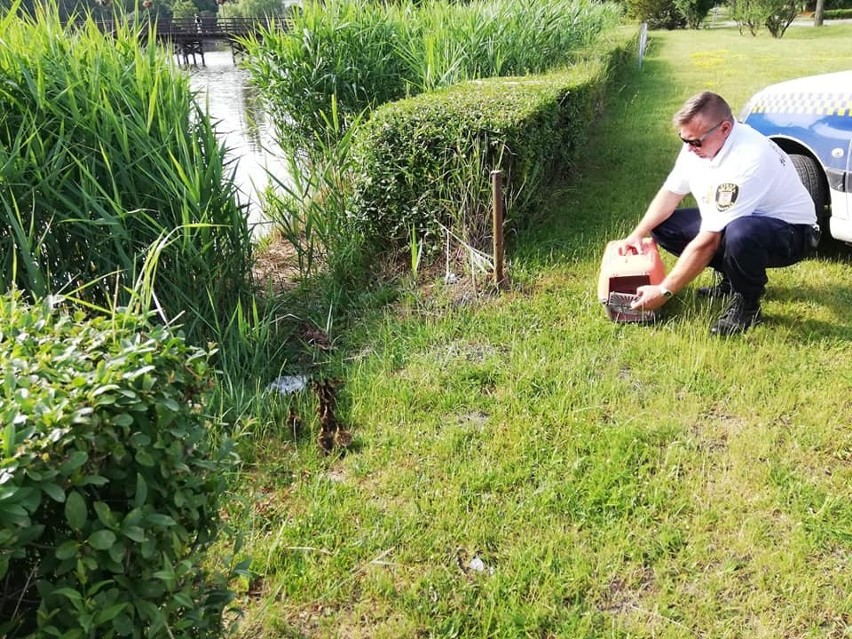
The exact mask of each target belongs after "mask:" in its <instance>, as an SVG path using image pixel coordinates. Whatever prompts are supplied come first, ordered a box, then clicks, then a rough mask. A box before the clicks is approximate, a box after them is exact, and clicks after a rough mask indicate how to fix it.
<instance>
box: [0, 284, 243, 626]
mask: <svg viewBox="0 0 852 639" xmlns="http://www.w3.org/2000/svg"><path fill="white" fill-rule="evenodd" d="M0 371H2V373H0V374H2V379H0V423H2V424H3V426H4V427H3V428H2V429H0V583H3V585H4V587H3V589H2V591H0V595H1V596H2V599H0V636H6V635H8V636H37V637H50V636H54V637H63V638H67V639H74V638H78V637H79V638H83V637H113V636H120V637H172V638H176V637H214V636H218V635H219V634H220V631H221V624H222V611H223V608H224V606H225V605H226V604H227V603H228V601H229V600H230V597H231V595H230V592H229V591H228V590H227V582H226V579H225V576H224V575H222V574H208V573H206V572H205V571H204V569H203V568H202V566H201V553H202V552H203V550H204V549H205V548H206V547H208V546H209V545H210V544H211V543H212V542H213V540H214V538H215V537H216V535H217V532H218V531H219V527H220V521H219V511H218V500H219V495H220V494H221V492H222V490H223V489H224V483H223V482H224V475H225V472H226V471H227V470H228V468H229V467H230V463H231V462H230V461H229V460H230V459H231V458H230V456H229V455H228V454H227V451H226V450H224V449H219V448H216V447H213V446H212V445H211V441H210V435H209V432H208V420H207V418H206V417H205V415H204V412H203V406H204V402H205V396H206V394H207V392H208V390H209V389H210V387H211V380H212V371H211V370H210V368H209V367H208V354H207V353H205V352H204V351H202V350H200V349H197V348H194V347H190V346H188V345H186V344H185V342H184V340H183V339H182V338H181V337H179V336H177V335H175V334H174V333H173V332H171V331H170V330H169V329H168V328H166V327H163V326H154V325H149V324H148V323H147V322H146V321H144V319H142V318H139V317H135V316H133V315H130V314H122V313H118V314H116V315H114V316H113V317H98V318H94V319H86V318H85V317H84V315H83V314H82V313H81V312H80V311H66V310H64V309H62V308H61V307H59V308H56V307H53V306H52V305H51V304H50V303H49V302H44V303H40V304H37V305H29V304H27V303H25V302H24V301H23V300H22V297H21V295H20V294H19V293H17V292H13V293H11V294H7V295H4V296H2V297H0Z"/></svg>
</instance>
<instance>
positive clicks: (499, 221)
mask: <svg viewBox="0 0 852 639" xmlns="http://www.w3.org/2000/svg"><path fill="white" fill-rule="evenodd" d="M491 197H492V209H493V214H492V231H493V238H494V242H493V243H494V284H495V285H496V286H498V287H500V286H503V284H504V280H505V276H504V275H503V171H500V170H499V169H498V170H495V171H491Z"/></svg>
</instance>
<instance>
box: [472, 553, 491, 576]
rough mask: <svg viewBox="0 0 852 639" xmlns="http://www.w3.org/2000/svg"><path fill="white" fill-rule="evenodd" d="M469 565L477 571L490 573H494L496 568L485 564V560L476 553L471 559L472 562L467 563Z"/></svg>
mask: <svg viewBox="0 0 852 639" xmlns="http://www.w3.org/2000/svg"><path fill="white" fill-rule="evenodd" d="M467 567H468V568H470V569H471V570H473V571H475V572H487V573H488V574H493V573H494V569H493V568H488V567H487V566H486V565H485V562H484V561H482V559H480V558H479V555H474V557H473V559H471V560H470V563H469V564H468V565H467Z"/></svg>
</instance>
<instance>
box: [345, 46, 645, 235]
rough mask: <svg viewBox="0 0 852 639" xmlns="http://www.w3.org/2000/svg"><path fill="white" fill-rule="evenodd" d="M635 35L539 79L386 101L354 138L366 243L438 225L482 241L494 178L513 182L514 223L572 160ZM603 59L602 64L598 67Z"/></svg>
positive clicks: (509, 191)
mask: <svg viewBox="0 0 852 639" xmlns="http://www.w3.org/2000/svg"><path fill="white" fill-rule="evenodd" d="M634 43H635V33H634V32H632V31H631V32H626V31H622V32H619V35H618V37H617V38H615V39H614V40H613V42H611V43H608V44H606V45H605V47H606V48H607V50H606V51H605V52H602V53H600V54H597V55H591V57H593V58H594V57H597V58H598V61H589V62H578V63H577V64H575V65H574V66H572V67H569V68H566V69H563V70H561V71H557V72H553V73H550V74H546V75H541V76H527V77H517V78H491V79H487V80H480V81H471V82H466V83H462V84H460V85H456V86H454V87H451V88H448V89H445V90H442V91H438V92H434V93H428V94H422V95H419V96H416V97H414V98H410V99H407V100H402V101H400V102H396V103H393V104H388V105H385V106H383V107H381V108H380V109H377V110H376V111H375V112H374V114H373V116H372V117H371V118H370V120H369V121H368V122H367V123H366V124H365V125H364V127H362V128H361V129H359V131H358V132H357V136H356V137H357V139H356V145H355V148H354V150H353V153H354V154H355V162H354V165H355V166H357V167H358V173H357V174H356V177H355V180H354V189H355V197H354V206H353V209H354V214H355V215H356V216H357V219H358V220H359V221H360V223H361V225H362V228H363V231H364V233H365V234H366V235H367V237H371V238H374V239H379V240H381V241H382V242H388V241H391V242H395V243H396V244H397V245H400V244H403V243H405V242H406V241H407V240H408V238H410V236H411V231H412V229H414V231H415V233H416V234H417V235H420V236H423V235H430V234H434V233H435V232H437V231H438V229H439V228H440V226H441V225H443V226H446V227H449V228H452V229H454V230H455V231H456V232H458V233H463V234H464V235H466V236H467V238H466V239H467V241H470V242H472V243H474V244H476V243H479V241H480V240H481V239H482V236H483V235H484V232H483V228H484V229H487V228H489V225H488V220H489V213H488V211H489V208H490V206H491V204H490V201H491V197H490V186H489V173H490V172H491V171H492V170H498V169H499V170H502V171H503V172H504V175H505V176H506V185H507V186H506V191H505V192H506V197H507V200H508V202H509V203H510V204H513V205H514V207H510V210H509V211H508V212H509V213H510V214H512V215H514V219H515V221H518V220H519V219H521V217H522V216H523V215H524V214H525V213H526V212H528V211H529V210H530V208H531V207H532V205H533V204H534V203H535V202H536V198H537V197H538V196H539V195H540V188H541V186H542V183H543V182H544V181H545V180H546V179H547V178H548V177H550V176H552V175H553V174H554V173H555V172H558V171H562V170H564V169H565V168H566V167H567V166H568V165H569V164H570V162H571V161H572V160H573V158H574V157H575V154H576V151H577V148H578V145H579V144H580V143H581V141H582V140H583V138H584V136H585V132H586V131H587V129H588V127H589V124H590V121H591V119H592V117H593V115H594V111H595V109H596V107H598V106H599V103H600V98H601V96H602V94H603V91H604V88H605V85H606V83H607V81H608V80H609V79H610V77H611V76H612V74H613V69H614V68H615V67H618V66H619V65H620V64H622V63H623V62H624V60H626V59H628V58H629V59H631V60H632V59H633V53H634V51H635V46H634ZM601 59H602V60H603V62H601V61H600V60H601Z"/></svg>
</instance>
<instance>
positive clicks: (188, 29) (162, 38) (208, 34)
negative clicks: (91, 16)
mask: <svg viewBox="0 0 852 639" xmlns="http://www.w3.org/2000/svg"><path fill="white" fill-rule="evenodd" d="M146 18H147V16H146ZM150 20H151V21H152V22H154V23H155V26H156V28H155V30H154V33H155V34H156V39H157V42H160V43H162V44H165V45H167V46H171V47H172V48H173V50H174V53H175V55H176V56H178V58H180V59H182V60H183V63H184V64H186V65H189V63H190V59H192V63H193V64H198V58H199V57H200V58H201V64H202V65H203V64H204V47H205V44H206V45H207V46H208V47H209V46H210V44H211V43H213V42H227V43H228V45H229V46H230V47H231V54H232V55H233V56H234V57H235V58H236V55H237V54H238V53H242V52H243V51H245V47H244V46H243V44H242V40H243V39H245V38H248V37H252V36H259V35H260V34H262V33H263V32H264V31H267V30H270V29H273V28H274V29H285V28H287V20H286V18H285V17H284V16H279V17H277V18H271V17H270V18H266V17H264V18H217V17H216V16H197V17H195V18H166V17H163V16H157V17H153V16H151V18H150ZM147 23H148V20H147V19H146V21H145V24H146V27H145V28H143V29H140V30H139V37H140V39H141V40H142V41H143V42H144V41H147V40H148V37H149V32H148V29H147ZM97 24H98V27H99V28H100V29H101V31H103V32H105V33H109V32H110V31H112V30H113V28H114V26H115V25H114V23H113V22H112V21H111V20H106V21H103V20H98V21H97Z"/></svg>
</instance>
